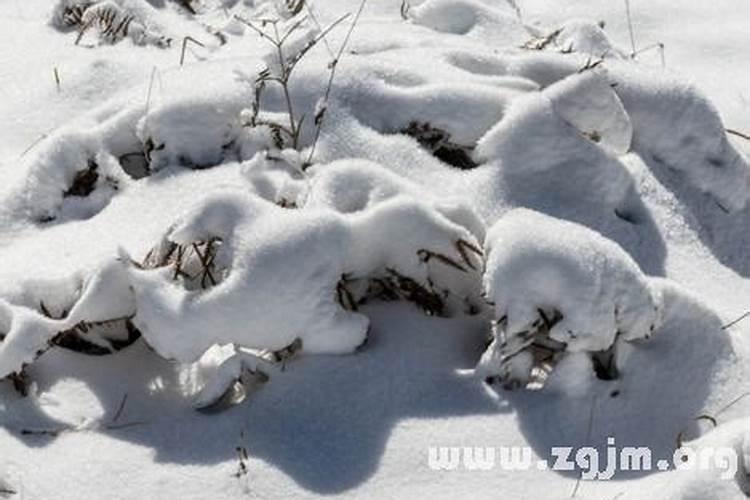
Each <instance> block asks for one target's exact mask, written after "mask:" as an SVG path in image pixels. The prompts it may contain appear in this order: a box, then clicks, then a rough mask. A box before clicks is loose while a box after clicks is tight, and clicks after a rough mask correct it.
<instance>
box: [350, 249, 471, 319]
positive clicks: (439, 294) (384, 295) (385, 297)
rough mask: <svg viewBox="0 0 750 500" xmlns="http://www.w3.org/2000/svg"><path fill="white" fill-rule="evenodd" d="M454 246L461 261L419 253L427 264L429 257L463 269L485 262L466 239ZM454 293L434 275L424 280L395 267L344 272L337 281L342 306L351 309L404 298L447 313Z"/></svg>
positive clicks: (431, 313) (437, 313)
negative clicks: (371, 271) (366, 272)
mask: <svg viewBox="0 0 750 500" xmlns="http://www.w3.org/2000/svg"><path fill="white" fill-rule="evenodd" d="M455 246H456V249H457V250H458V252H459V255H460V256H461V262H459V261H457V260H455V259H453V258H451V257H448V256H447V255H444V254H442V253H440V252H435V251H432V250H427V249H420V250H419V251H417V256H418V257H419V259H420V260H421V261H422V262H423V263H425V264H427V263H428V262H430V261H432V262H437V263H439V264H440V265H443V266H447V267H449V268H451V269H454V270H456V271H459V272H462V273H468V272H471V271H477V270H479V266H478V265H477V263H476V262H475V260H478V261H480V262H483V260H482V259H483V256H484V254H483V252H482V250H481V249H479V248H477V247H476V246H474V245H473V244H471V243H469V242H468V241H465V240H458V242H456V245H455ZM472 254H473V255H474V257H472V256H471V255H472ZM451 293H452V292H451V290H446V289H441V288H440V287H439V286H437V285H436V284H435V282H434V281H433V280H432V279H431V278H428V279H427V281H426V283H424V284H422V283H420V282H418V281H416V280H415V279H413V278H411V277H409V276H407V275H405V274H403V273H401V272H399V271H397V270H396V269H394V268H392V267H387V268H385V270H384V272H382V273H378V274H377V275H375V276H370V277H367V278H364V279H358V278H354V277H352V276H350V275H348V274H345V275H343V276H342V277H341V279H340V280H339V282H338V284H337V285H336V299H337V301H338V302H339V304H341V307H343V308H344V309H346V310H349V311H356V310H358V309H359V307H360V306H361V305H364V304H365V303H367V302H368V301H370V300H382V301H386V302H392V301H397V300H403V301H406V302H411V303H412V304H414V305H416V306H417V307H418V308H419V309H421V310H422V311H424V313H425V314H427V315H428V316H445V315H446V309H447V300H448V298H449V297H450V296H451ZM467 312H468V313H470V314H475V313H477V312H478V309H477V307H476V306H473V305H472V306H469V307H468V308H467Z"/></svg>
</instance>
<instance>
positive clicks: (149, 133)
mask: <svg viewBox="0 0 750 500" xmlns="http://www.w3.org/2000/svg"><path fill="white" fill-rule="evenodd" d="M235 103H236V101H235V100H234V99H227V98H224V99H221V98H219V99H212V100H209V101H206V100H205V98H204V96H200V97H192V98H191V97H186V98H183V99H178V100H171V101H167V102H165V103H162V104H159V105H157V106H154V107H153V108H152V109H151V110H150V111H149V113H148V114H147V115H144V116H143V117H142V118H141V119H140V120H139V122H138V126H137V127H138V128H137V135H138V138H139V139H140V140H141V142H142V143H143V144H144V149H145V154H146V159H147V161H148V165H149V170H150V171H151V172H155V171H158V170H160V169H162V168H164V167H166V166H168V165H181V166H184V167H188V168H195V169H200V168H207V167H213V166H215V165H217V164H219V163H222V162H224V161H227V160H232V159H236V151H235V148H234V146H235V144H234V141H235V140H236V139H237V137H239V135H240V124H239V116H238V113H237V108H236V104H235Z"/></svg>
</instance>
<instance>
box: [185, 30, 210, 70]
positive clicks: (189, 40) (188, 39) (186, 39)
mask: <svg viewBox="0 0 750 500" xmlns="http://www.w3.org/2000/svg"><path fill="white" fill-rule="evenodd" d="M188 42H191V43H194V44H196V45H198V46H199V47H205V45H203V44H202V43H201V42H199V41H198V40H196V39H195V38H193V37H192V36H186V37H185V38H183V39H182V51H181V52H180V66H182V64H183V63H184V62H185V49H186V48H187V43H188Z"/></svg>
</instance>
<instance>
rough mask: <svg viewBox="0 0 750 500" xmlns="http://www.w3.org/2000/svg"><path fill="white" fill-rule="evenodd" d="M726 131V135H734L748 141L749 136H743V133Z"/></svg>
mask: <svg viewBox="0 0 750 500" xmlns="http://www.w3.org/2000/svg"><path fill="white" fill-rule="evenodd" d="M726 130H727V134H732V135H736V136H737V137H742V138H743V139H745V140H746V141H750V135H748V134H744V133H742V132H740V131H739V130H734V129H731V128H728V129H726Z"/></svg>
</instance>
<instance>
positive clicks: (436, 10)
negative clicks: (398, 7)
mask: <svg viewBox="0 0 750 500" xmlns="http://www.w3.org/2000/svg"><path fill="white" fill-rule="evenodd" d="M497 3H498V2H493V3H490V2H483V1H481V0H427V1H426V2H424V3H422V4H421V5H419V6H417V7H414V8H413V9H411V10H410V11H409V13H410V16H409V17H410V18H411V20H412V21H413V22H414V23H416V24H419V25H422V26H426V27H428V28H431V29H433V30H435V31H439V32H441V33H450V34H454V35H470V36H473V37H478V38H479V37H481V38H485V39H486V38H490V39H494V40H498V41H503V42H505V43H513V42H518V41H520V40H521V39H523V37H524V36H526V34H527V33H526V31H525V29H524V28H523V26H522V25H521V24H520V23H519V22H518V19H517V17H516V11H515V10H513V8H512V7H511V5H510V4H506V3H505V2H499V3H500V4H501V6H498V5H497Z"/></svg>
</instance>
